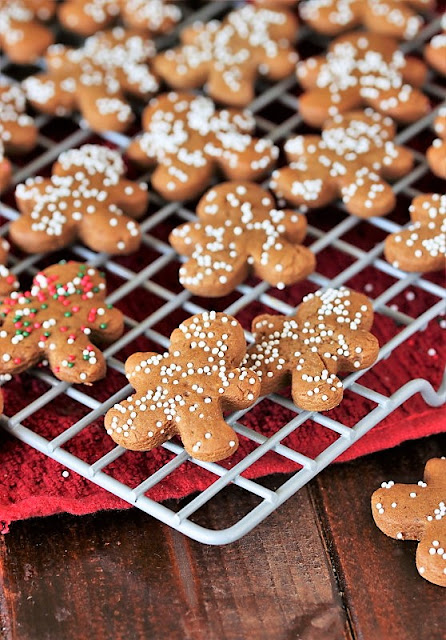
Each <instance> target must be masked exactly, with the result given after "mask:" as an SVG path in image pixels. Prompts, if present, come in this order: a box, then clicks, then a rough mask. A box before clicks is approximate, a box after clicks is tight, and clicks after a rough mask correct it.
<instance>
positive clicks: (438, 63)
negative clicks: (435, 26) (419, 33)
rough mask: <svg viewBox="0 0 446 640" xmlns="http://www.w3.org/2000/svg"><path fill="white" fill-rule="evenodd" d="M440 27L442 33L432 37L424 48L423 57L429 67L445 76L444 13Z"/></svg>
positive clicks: (445, 40)
mask: <svg viewBox="0 0 446 640" xmlns="http://www.w3.org/2000/svg"><path fill="white" fill-rule="evenodd" d="M441 28H442V31H443V33H439V34H437V35H436V36H434V37H433V38H432V40H431V41H430V42H429V44H428V45H427V46H426V48H425V50H424V57H425V58H426V60H427V62H428V64H430V66H431V67H433V68H434V69H435V70H436V71H438V72H439V73H441V74H443V75H444V76H446V13H444V14H443V17H442V19H441Z"/></svg>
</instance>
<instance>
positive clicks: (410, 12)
mask: <svg viewBox="0 0 446 640" xmlns="http://www.w3.org/2000/svg"><path fill="white" fill-rule="evenodd" d="M434 5H435V0H308V1H307V2H303V3H302V4H301V5H300V15H301V17H302V18H303V19H304V20H305V21H306V22H307V23H308V24H309V25H310V26H311V27H312V28H313V29H315V31H318V32H320V33H324V34H326V35H330V36H336V35H338V34H340V33H342V32H344V31H348V30H349V29H353V28H354V27H357V26H359V25H363V26H364V27H365V28H366V29H367V30H368V31H373V32H375V33H379V34H381V35H383V36H392V37H393V38H399V39H402V38H404V39H406V40H410V39H412V38H414V37H415V36H416V35H417V33H418V32H419V31H420V29H421V28H422V26H423V19H422V18H421V16H419V15H418V13H417V12H418V11H426V10H428V9H432V8H433V7H434Z"/></svg>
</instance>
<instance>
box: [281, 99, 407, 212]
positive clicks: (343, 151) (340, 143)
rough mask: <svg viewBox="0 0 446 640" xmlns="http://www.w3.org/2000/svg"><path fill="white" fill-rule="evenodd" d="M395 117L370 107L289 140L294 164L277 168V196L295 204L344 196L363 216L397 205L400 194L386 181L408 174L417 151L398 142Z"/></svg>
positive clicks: (288, 152)
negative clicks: (394, 123) (413, 153)
mask: <svg viewBox="0 0 446 640" xmlns="http://www.w3.org/2000/svg"><path fill="white" fill-rule="evenodd" d="M395 133H396V132H395V127H394V125H393V122H392V120H391V119H390V118H386V117H384V116H382V115H381V114H379V113H376V112H374V111H372V110H371V109H366V111H365V112H362V111H352V112H347V113H345V114H343V115H337V116H335V117H334V118H333V119H332V120H329V121H327V123H326V124H325V126H324V128H323V131H322V135H321V136H316V135H303V136H296V137H295V138H291V139H289V140H288V141H287V142H286V144H285V151H286V155H287V158H288V161H289V163H290V164H289V166H288V167H284V168H282V169H279V170H278V171H275V172H274V173H273V175H272V180H271V183H270V186H271V188H272V189H273V191H274V192H275V194H276V195H277V196H278V197H283V198H285V199H286V200H287V201H288V202H291V203H292V204H294V205H302V204H305V205H306V206H307V207H310V208H317V207H323V206H325V205H327V204H329V203H330V202H332V201H333V200H335V199H336V198H339V197H340V198H341V199H342V202H343V203H344V205H345V208H346V209H347V211H348V212H349V213H352V214H354V215H357V216H359V217H361V218H369V217H370V216H382V215H385V214H387V213H389V212H390V211H392V210H393V208H394V206H395V195H394V193H393V191H392V188H391V187H390V185H389V184H388V183H387V181H386V180H389V179H395V178H399V177H401V176H404V175H406V174H407V173H408V172H409V171H410V169H411V168H412V164H413V156H412V153H411V152H410V151H409V150H407V149H404V148H403V147H400V146H398V145H395V144H394V143H393V141H392V140H393V138H394V136H395Z"/></svg>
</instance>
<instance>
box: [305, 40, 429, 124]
mask: <svg viewBox="0 0 446 640" xmlns="http://www.w3.org/2000/svg"><path fill="white" fill-rule="evenodd" d="M426 72H427V71H426V65H425V64H424V63H423V62H421V61H420V60H417V59H416V58H413V57H409V56H405V55H404V54H403V52H402V51H400V50H399V49H398V43H397V42H396V41H395V40H393V39H392V38H387V37H385V36H380V35H377V34H373V33H361V32H359V33H358V32H354V33H349V34H346V35H343V36H340V37H338V38H336V39H335V40H334V41H333V42H332V43H331V44H330V46H329V48H328V51H327V53H326V54H324V55H320V56H315V57H311V58H307V59H306V60H303V61H302V62H300V63H299V64H298V65H297V79H298V80H299V82H300V84H301V85H302V87H303V89H304V93H303V94H302V95H300V96H299V113H300V114H301V116H302V118H303V119H304V121H305V122H306V123H307V124H309V125H311V126H314V127H321V126H322V125H323V124H324V122H325V121H326V120H327V119H328V118H329V117H331V116H335V115H337V114H339V113H344V112H345V111H350V110H351V109H357V108H358V107H364V106H369V107H372V108H373V109H375V110H376V111H379V112H380V113H382V114H384V115H387V116H390V117H391V118H394V119H395V120H397V121H399V122H403V123H406V122H414V121H416V120H418V119H419V118H421V117H422V116H424V115H425V114H426V113H427V112H428V111H429V108H430V106H429V100H428V99H427V97H426V96H425V95H424V94H423V93H422V92H421V91H420V90H419V89H418V87H421V86H422V84H423V83H424V81H425V79H426Z"/></svg>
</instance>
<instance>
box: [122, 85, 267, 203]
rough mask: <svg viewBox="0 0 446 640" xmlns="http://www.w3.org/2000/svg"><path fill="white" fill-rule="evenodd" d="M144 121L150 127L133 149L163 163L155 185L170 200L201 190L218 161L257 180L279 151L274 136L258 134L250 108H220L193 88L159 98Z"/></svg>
mask: <svg viewBox="0 0 446 640" xmlns="http://www.w3.org/2000/svg"><path fill="white" fill-rule="evenodd" d="M143 126H144V129H145V133H143V134H142V135H140V136H138V137H137V138H135V139H134V140H133V142H132V143H131V145H130V147H129V149H128V154H129V156H130V158H132V159H133V160H134V161H135V162H137V163H138V164H140V165H142V166H144V167H150V166H154V165H155V166H156V167H157V168H156V169H155V171H154V173H153V175H152V185H153V187H154V188H155V189H156V190H157V191H159V193H161V195H162V196H163V197H164V198H166V200H188V199H190V198H193V197H195V196H197V195H199V194H200V193H202V192H203V191H204V190H205V189H206V187H207V186H208V184H209V182H210V179H211V177H212V175H213V173H214V172H215V170H216V168H217V167H218V168H220V169H221V170H222V171H223V173H224V174H225V175H226V177H227V178H230V179H235V178H237V179H240V180H257V179H258V178H260V177H262V176H263V175H264V174H265V173H266V172H267V171H268V170H269V169H270V168H271V167H272V166H273V164H274V162H275V160H276V158H277V157H278V155H279V150H278V148H277V147H276V146H274V145H273V143H272V142H271V140H268V139H267V138H255V137H253V136H252V133H253V131H254V129H255V120H254V117H253V116H252V114H251V113H250V112H248V111H239V110H236V109H225V110H219V109H217V108H216V107H215V105H214V103H213V102H212V100H211V99H210V98H205V97H203V96H196V95H193V94H190V93H173V92H171V93H167V94H162V95H161V96H159V97H158V98H154V99H153V100H152V101H151V103H150V105H149V106H148V107H147V108H146V110H145V111H144V114H143Z"/></svg>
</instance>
